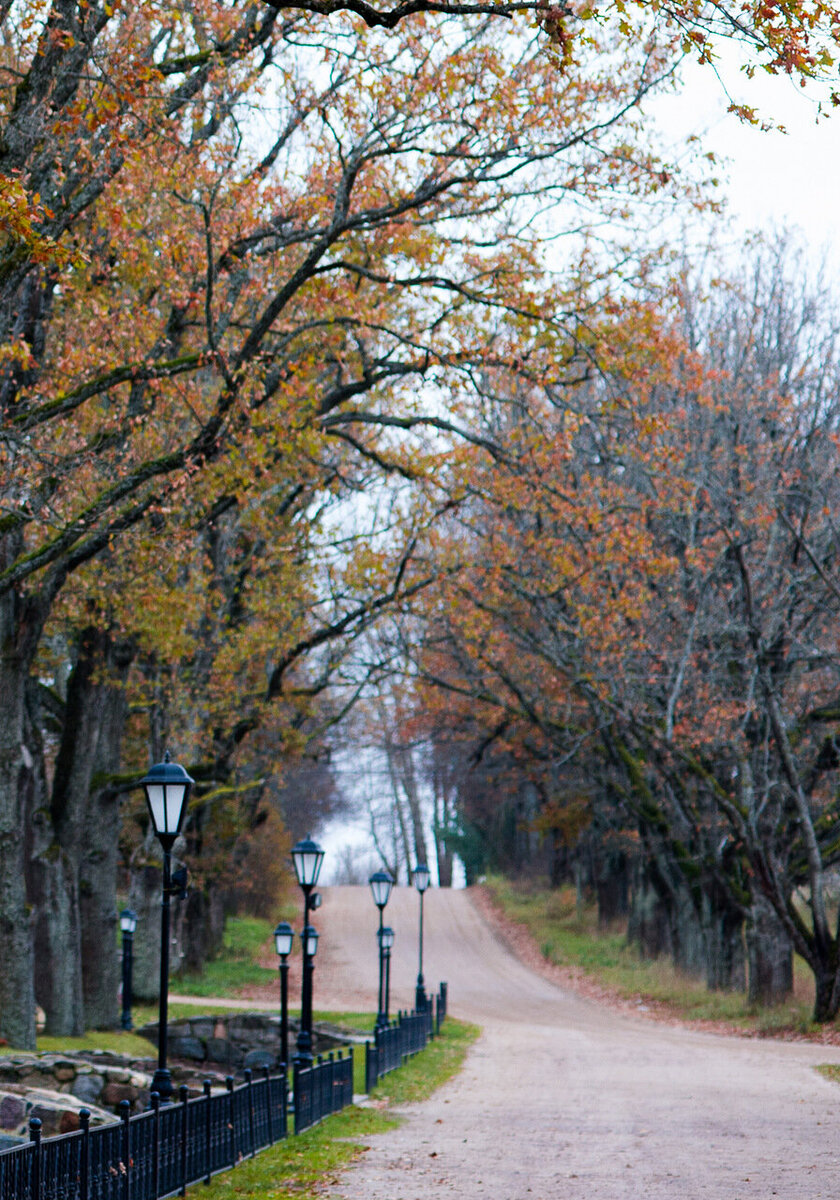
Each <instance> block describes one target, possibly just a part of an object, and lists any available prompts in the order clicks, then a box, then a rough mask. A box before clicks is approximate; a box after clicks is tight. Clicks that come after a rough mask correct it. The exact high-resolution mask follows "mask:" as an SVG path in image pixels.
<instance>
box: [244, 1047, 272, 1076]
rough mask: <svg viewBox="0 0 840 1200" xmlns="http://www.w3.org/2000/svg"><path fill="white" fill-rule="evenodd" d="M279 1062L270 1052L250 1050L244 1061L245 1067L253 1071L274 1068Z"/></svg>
mask: <svg viewBox="0 0 840 1200" xmlns="http://www.w3.org/2000/svg"><path fill="white" fill-rule="evenodd" d="M276 1061H277V1056H276V1055H275V1054H271V1053H270V1052H269V1051H268V1050H249V1051H248V1053H247V1054H246V1055H245V1057H244V1059H243V1060H242V1066H243V1067H250V1068H251V1070H252V1071H258V1070H259V1071H261V1070H263V1068H265V1067H269V1068H272V1069H273V1067H274V1065H275V1063H276Z"/></svg>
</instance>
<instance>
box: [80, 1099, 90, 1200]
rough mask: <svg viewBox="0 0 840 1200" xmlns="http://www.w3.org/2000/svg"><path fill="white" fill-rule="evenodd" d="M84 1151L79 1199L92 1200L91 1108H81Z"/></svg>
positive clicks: (81, 1162)
mask: <svg viewBox="0 0 840 1200" xmlns="http://www.w3.org/2000/svg"><path fill="white" fill-rule="evenodd" d="M79 1127H80V1129H81V1131H82V1151H81V1154H80V1155H79V1200H90V1109H89V1108H80V1109H79Z"/></svg>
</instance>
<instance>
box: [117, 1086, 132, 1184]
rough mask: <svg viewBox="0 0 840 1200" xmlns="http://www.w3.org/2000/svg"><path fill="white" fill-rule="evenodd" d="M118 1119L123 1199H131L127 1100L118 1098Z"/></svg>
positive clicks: (129, 1129)
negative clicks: (120, 1141) (120, 1137)
mask: <svg viewBox="0 0 840 1200" xmlns="http://www.w3.org/2000/svg"><path fill="white" fill-rule="evenodd" d="M119 1109H120V1120H121V1121H122V1164H121V1165H122V1169H123V1186H122V1194H123V1200H131V1126H130V1125H129V1118H130V1117H131V1105H130V1104H129V1102H128V1100H120V1103H119Z"/></svg>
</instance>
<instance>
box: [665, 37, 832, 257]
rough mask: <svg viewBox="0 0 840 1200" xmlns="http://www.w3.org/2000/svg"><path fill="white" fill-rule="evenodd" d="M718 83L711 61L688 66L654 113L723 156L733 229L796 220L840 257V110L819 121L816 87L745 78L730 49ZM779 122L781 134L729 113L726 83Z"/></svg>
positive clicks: (815, 243) (674, 132) (670, 130)
mask: <svg viewBox="0 0 840 1200" xmlns="http://www.w3.org/2000/svg"><path fill="white" fill-rule="evenodd" d="M719 73H720V75H721V78H722V81H723V83H721V82H719V81H718V79H717V78H716V76H715V74H714V72H713V71H712V70H711V69H710V68H709V67H699V66H697V65H695V64H689V65H688V66H687V67H686V68H685V73H684V86H683V87H682V88H681V90H680V93H679V94H678V95H677V96H674V97H669V98H667V99H663V100H659V101H657V103H656V105H655V106H654V114H653V115H654V117H655V120H656V122H657V124H661V126H662V128H663V129H664V130H665V131H666V132H667V134H668V136H669V137H670V136H673V137H676V138H679V137H680V136H681V135H683V136H684V135H687V134H689V133H692V132H694V133H696V134H698V135H699V136H701V138H702V141H703V145H704V148H707V149H709V150H713V151H714V152H715V153H716V154H717V155H719V156H721V157H722V158H725V159H727V160H728V162H727V163H726V164H725V165H724V166H723V167H722V172H721V173H722V176H724V177H725V178H726V186H725V187H724V189H723V191H724V193H725V194H726V195H727V196H728V198H729V202H730V206H731V228H732V231H733V232H734V233H736V234H737V232H738V230H739V229H741V228H742V229H744V230H748V229H750V230H751V229H756V228H765V229H766V228H768V227H773V226H776V227H781V226H783V225H790V226H796V227H798V228H799V229H801V230H802V231H803V233H804V234H805V236H806V238H807V240H808V242H809V243H810V245H811V246H812V247H813V248H814V250H815V251H816V250H819V249H821V248H823V247H826V248H831V247H832V246H833V248H834V253H833V254H832V258H833V259H834V261H835V262H837V260H838V258H840V109H836V110H834V115H832V116H828V117H826V116H822V117H820V119H819V121H817V115H818V107H817V100H818V98H819V97H818V95H817V93H816V92H815V91H814V92H811V91H810V90H809V89H805V90H803V89H801V88H800V87H799V86H798V85H797V84H796V83H794V82H793V81H792V80H790V79H788V78H782V77H778V76H769V75H767V74H766V73H761V74H757V75H756V76H755V77H754V78H753V79H752V80H748V79H746V78H745V77H744V75H743V74H742V73H741V72H740V71H739V70H738V65H737V62H736V61H735V58H734V55H732V54H730V53H728V52H724V53H723V54H722V56H721V62H720V66H719ZM723 85H726V87H728V88H729V89H730V91H731V92H732V93H733V98H734V99H737V100H738V101H740V102H742V103H748V104H752V105H754V106H755V107H757V108H758V109H759V111H760V112H761V114H762V115H764V116H766V117H768V118H772V119H773V120H774V121H775V122H777V123H780V124H782V125H784V126H785V127H786V129H787V132H786V133H781V132H776V131H772V132H762V131H761V130H760V129H758V128H755V127H752V126H749V125H745V124H743V123H742V122H741V121H739V120H738V118H737V117H735V116H734V115H732V114H729V113H727V111H726V109H727V105H728V100H727V97H726V92H725V90H724V86H723Z"/></svg>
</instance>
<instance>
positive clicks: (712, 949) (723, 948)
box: [703, 887, 746, 992]
mask: <svg viewBox="0 0 840 1200" xmlns="http://www.w3.org/2000/svg"><path fill="white" fill-rule="evenodd" d="M703 928H704V933H705V944H706V986H707V987H708V988H709V989H710V990H711V991H721V992H743V990H744V986H745V983H746V969H745V961H744V917H743V914H742V912H741V911H740V909H736V908H734V907H733V906H732V905H731V904H727V902H726V897H725V896H723V895H721V894H719V892H718V891H717V890H716V889H715V888H714V887H713V888H712V889H711V890H709V891H706V892H704V893H703Z"/></svg>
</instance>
